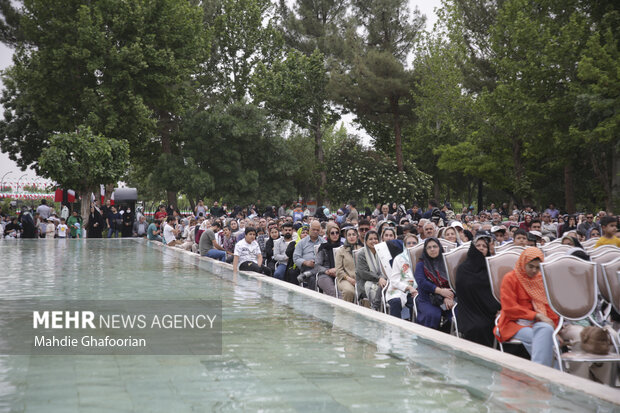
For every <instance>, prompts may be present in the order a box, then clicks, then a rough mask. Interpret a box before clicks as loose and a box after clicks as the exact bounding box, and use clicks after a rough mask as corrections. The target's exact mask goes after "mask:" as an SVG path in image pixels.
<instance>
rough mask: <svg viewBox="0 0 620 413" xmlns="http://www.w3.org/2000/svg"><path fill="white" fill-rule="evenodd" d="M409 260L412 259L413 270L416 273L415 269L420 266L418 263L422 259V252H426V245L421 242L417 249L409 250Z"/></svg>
mask: <svg viewBox="0 0 620 413" xmlns="http://www.w3.org/2000/svg"><path fill="white" fill-rule="evenodd" d="M408 251H409V258H411V268H413V271H414V272H415V267H416V265H418V262H419V261H420V260H421V259H422V251H424V243H423V242H421V243H419V244H418V245H416V246H415V247H411V248H409V250H408Z"/></svg>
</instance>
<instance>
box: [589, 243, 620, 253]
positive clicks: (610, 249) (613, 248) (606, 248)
mask: <svg viewBox="0 0 620 413" xmlns="http://www.w3.org/2000/svg"><path fill="white" fill-rule="evenodd" d="M604 252H620V248H618V247H616V246H615V245H601V246H600V247H598V248H594V247H590V254H593V255H599V254H602V253H604Z"/></svg>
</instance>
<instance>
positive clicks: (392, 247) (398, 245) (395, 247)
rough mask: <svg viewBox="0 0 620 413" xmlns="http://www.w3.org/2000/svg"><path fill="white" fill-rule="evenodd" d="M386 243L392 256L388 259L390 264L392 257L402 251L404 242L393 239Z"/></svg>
mask: <svg viewBox="0 0 620 413" xmlns="http://www.w3.org/2000/svg"><path fill="white" fill-rule="evenodd" d="M386 245H387V247H388V250H389V251H390V255H391V256H392V259H391V260H390V265H392V262H393V261H394V258H396V257H397V256H398V255H399V254H401V253H402V252H403V248H404V244H403V242H402V241H401V240H399V239H393V240H390V241H388V242H386Z"/></svg>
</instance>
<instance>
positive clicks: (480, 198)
mask: <svg viewBox="0 0 620 413" xmlns="http://www.w3.org/2000/svg"><path fill="white" fill-rule="evenodd" d="M483 186H484V183H483V182H482V179H478V213H480V211H482V207H483V206H484V205H482V189H483Z"/></svg>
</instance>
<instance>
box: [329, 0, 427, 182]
mask: <svg viewBox="0 0 620 413" xmlns="http://www.w3.org/2000/svg"><path fill="white" fill-rule="evenodd" d="M407 3H408V2H407V1H406V0H354V1H353V2H352V4H353V13H354V22H355V25H354V27H353V28H352V29H351V30H349V31H348V37H347V50H346V60H345V62H343V63H342V64H341V65H340V67H338V68H337V69H336V70H334V71H332V80H333V82H332V84H331V87H332V88H333V89H334V90H335V92H336V94H337V96H338V98H337V102H338V103H339V104H341V105H342V106H343V107H344V108H345V110H347V111H350V112H352V113H354V114H355V115H356V121H357V122H358V123H359V124H361V125H362V126H363V127H364V128H365V129H366V130H367V131H368V132H369V133H370V135H371V136H373V137H374V138H375V141H376V144H377V145H378V146H379V147H383V148H390V149H391V148H394V153H395V160H396V164H397V165H398V170H399V171H403V170H404V169H403V168H404V162H403V152H402V128H403V123H404V122H405V120H406V116H407V115H408V114H409V113H411V108H410V107H408V103H409V99H408V98H409V91H410V89H411V80H412V79H411V72H410V71H409V70H407V68H406V66H405V64H406V60H407V56H408V54H409V52H410V51H411V49H412V46H413V44H414V41H415V40H416V38H417V36H418V34H419V32H420V31H421V30H422V27H423V25H424V21H425V18H424V17H423V16H421V15H420V14H419V11H418V10H417V9H416V10H415V11H414V13H413V14H410V13H409V9H408V7H407ZM360 33H361V34H360ZM388 131H389V132H388Z"/></svg>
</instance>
